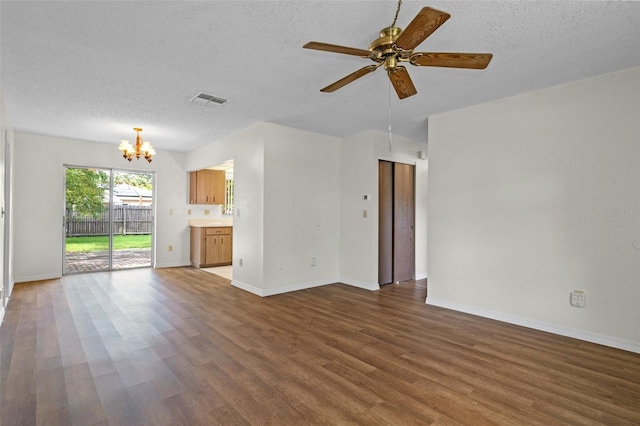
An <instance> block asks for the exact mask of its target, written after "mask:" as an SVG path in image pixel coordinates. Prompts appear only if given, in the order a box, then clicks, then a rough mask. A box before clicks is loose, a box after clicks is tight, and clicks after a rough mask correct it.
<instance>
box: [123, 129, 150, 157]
mask: <svg viewBox="0 0 640 426" xmlns="http://www.w3.org/2000/svg"><path fill="white" fill-rule="evenodd" d="M133 131H134V132H136V146H135V148H134V147H133V146H131V144H130V143H129V141H128V140H121V141H120V146H119V147H118V149H119V150H120V151H122V156H123V157H124V158H125V159H126V160H127V161H131V160H133V157H134V156H135V157H136V158H137V159H138V160H139V159H140V156H143V157H144V159H145V160H147V161H148V162H149V163H150V162H151V157H152V156H154V155H155V154H156V151H155V150H154V149H153V146H151V144H150V143H149V141H143V140H142V136H140V132H141V131H142V129H141V128H140V127H134V128H133Z"/></svg>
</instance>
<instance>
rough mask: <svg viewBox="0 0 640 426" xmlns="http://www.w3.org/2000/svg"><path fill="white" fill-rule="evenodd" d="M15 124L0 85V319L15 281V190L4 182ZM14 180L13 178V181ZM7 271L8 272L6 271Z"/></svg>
mask: <svg viewBox="0 0 640 426" xmlns="http://www.w3.org/2000/svg"><path fill="white" fill-rule="evenodd" d="M13 133H14V132H13V124H12V122H11V115H10V113H9V109H8V108H7V105H6V102H5V100H4V96H3V92H2V87H0V150H1V155H0V173H2V176H1V177H0V181H1V182H2V184H0V200H2V206H3V208H5V210H6V214H5V216H4V220H3V221H0V236H1V237H0V253H2V256H0V280H2V287H1V288H2V294H3V296H2V298H0V321H1V320H2V317H3V316H4V308H5V305H6V303H7V300H8V297H9V296H10V295H11V292H12V290H13V283H14V279H13V268H12V263H13V262H12V259H13V250H12V246H13V242H12V240H13V232H12V229H13V225H12V223H11V222H12V221H13V219H12V218H13V215H12V214H11V213H12V211H13V208H12V203H11V200H12V197H13V190H12V188H9V192H8V193H6V192H5V184H4V169H5V167H9V164H11V163H12V162H13V161H12V155H13ZM5 140H6V141H8V143H9V150H10V151H9V152H6V150H5ZM10 170H12V168H10ZM12 181H13V180H12V179H11V182H12ZM5 197H7V198H8V199H9V200H10V201H9V203H8V205H7V203H6V202H5ZM7 220H9V221H10V223H9V224H8V229H9V236H8V237H9V244H8V247H7V250H5V247H4V237H5V235H4V232H5V226H4V225H5V223H4V221H7ZM5 257H7V258H8V262H7V264H8V270H7V271H4V260H5ZM5 272H6V273H5ZM5 276H6V277H7V279H6V281H5V279H4V278H5Z"/></svg>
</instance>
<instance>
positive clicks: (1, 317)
mask: <svg viewBox="0 0 640 426" xmlns="http://www.w3.org/2000/svg"><path fill="white" fill-rule="evenodd" d="M3 320H4V306H0V324H2V321H3Z"/></svg>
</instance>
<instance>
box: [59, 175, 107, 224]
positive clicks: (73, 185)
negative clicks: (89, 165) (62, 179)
mask: <svg viewBox="0 0 640 426" xmlns="http://www.w3.org/2000/svg"><path fill="white" fill-rule="evenodd" d="M108 187H109V175H108V174H107V172H104V171H102V170H92V169H76V168H67V180H66V203H67V208H68V209H73V210H75V211H77V212H78V213H80V214H90V215H93V216H96V215H98V214H100V213H102V212H103V211H104V205H103V204H102V201H103V199H104V193H105V192H104V191H105V189H107V188H108Z"/></svg>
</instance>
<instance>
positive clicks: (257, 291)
mask: <svg viewBox="0 0 640 426" xmlns="http://www.w3.org/2000/svg"><path fill="white" fill-rule="evenodd" d="M231 285H232V286H234V287H238V288H239V289H242V290H245V291H248V292H249V293H253V294H255V295H257V296H260V297H264V296H265V295H264V291H263V290H262V289H261V288H258V287H254V286H252V285H250V284H247V283H243V282H242V281H238V280H231Z"/></svg>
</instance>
